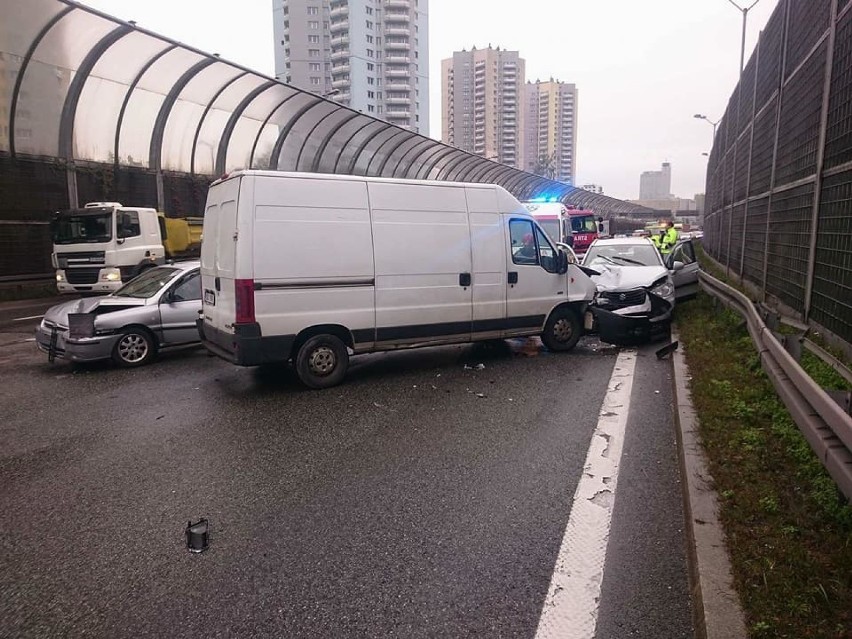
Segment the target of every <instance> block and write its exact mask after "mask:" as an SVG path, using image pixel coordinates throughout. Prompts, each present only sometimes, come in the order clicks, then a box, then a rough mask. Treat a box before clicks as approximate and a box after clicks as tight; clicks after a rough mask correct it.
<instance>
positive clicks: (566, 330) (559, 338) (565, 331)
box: [541, 307, 582, 352]
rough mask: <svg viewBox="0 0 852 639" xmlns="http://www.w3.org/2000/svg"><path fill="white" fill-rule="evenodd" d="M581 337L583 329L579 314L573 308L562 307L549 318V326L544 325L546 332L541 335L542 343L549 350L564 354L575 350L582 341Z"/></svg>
mask: <svg viewBox="0 0 852 639" xmlns="http://www.w3.org/2000/svg"><path fill="white" fill-rule="evenodd" d="M581 335H582V329H581V326H580V318H579V316H578V315H577V313H576V312H574V309H572V308H567V307H562V308H558V309H556V310H555V311H553V313H552V314H551V315H550V318H548V320H547V324H545V325H544V332H543V333H542V334H541V341H542V342H544V345H545V346H547V349H548V350H551V351H556V352H564V351H570V350H571V349H572V348H574V347H575V346H576V345H577V342H579V341H580V337H581Z"/></svg>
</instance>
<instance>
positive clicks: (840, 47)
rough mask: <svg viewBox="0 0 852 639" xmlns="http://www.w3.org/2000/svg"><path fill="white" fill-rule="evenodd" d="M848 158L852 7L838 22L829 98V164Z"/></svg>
mask: <svg viewBox="0 0 852 639" xmlns="http://www.w3.org/2000/svg"><path fill="white" fill-rule="evenodd" d="M846 162H852V11H847V12H846V14H845V15H844V16H843V18H842V19H841V20H840V23H839V24H838V25H837V36H836V37H835V46H834V61H833V66H832V69H831V92H830V98H829V101H828V129H827V131H826V141H825V168H827V169H830V168H834V167H836V166H839V165H841V164H845V163H846Z"/></svg>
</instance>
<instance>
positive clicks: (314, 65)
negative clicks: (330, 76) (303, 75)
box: [308, 62, 322, 71]
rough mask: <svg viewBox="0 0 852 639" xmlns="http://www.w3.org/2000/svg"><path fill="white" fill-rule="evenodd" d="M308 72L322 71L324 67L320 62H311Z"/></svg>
mask: <svg viewBox="0 0 852 639" xmlns="http://www.w3.org/2000/svg"><path fill="white" fill-rule="evenodd" d="M308 70H310V71H322V65H321V64H320V63H319V62H311V63H310V64H308Z"/></svg>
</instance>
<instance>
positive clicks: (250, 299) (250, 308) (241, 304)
mask: <svg viewBox="0 0 852 639" xmlns="http://www.w3.org/2000/svg"><path fill="white" fill-rule="evenodd" d="M234 304H235V310H236V315H237V317H236V323H237V324H254V322H255V317H254V280H234Z"/></svg>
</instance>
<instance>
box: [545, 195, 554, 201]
mask: <svg viewBox="0 0 852 639" xmlns="http://www.w3.org/2000/svg"><path fill="white" fill-rule="evenodd" d="M547 201H548V202H555V201H556V196H555V195H554V196H551V197H550V199H548V200H547Z"/></svg>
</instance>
